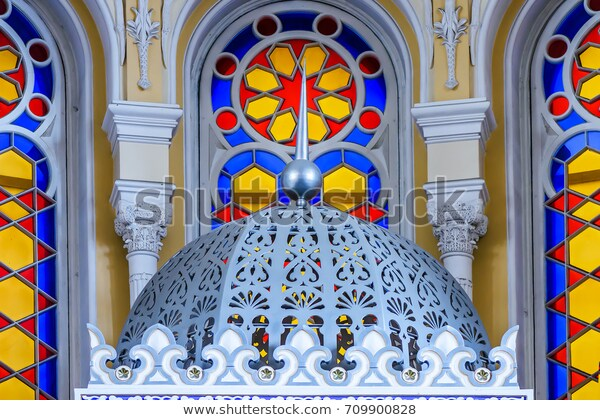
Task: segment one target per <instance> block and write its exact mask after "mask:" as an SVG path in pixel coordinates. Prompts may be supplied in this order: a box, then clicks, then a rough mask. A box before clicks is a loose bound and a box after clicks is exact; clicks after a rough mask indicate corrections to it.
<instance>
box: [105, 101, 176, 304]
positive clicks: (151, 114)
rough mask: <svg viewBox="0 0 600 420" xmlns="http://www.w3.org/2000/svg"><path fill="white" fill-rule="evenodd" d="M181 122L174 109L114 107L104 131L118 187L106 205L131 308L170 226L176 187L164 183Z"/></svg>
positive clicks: (139, 105) (119, 104)
mask: <svg viewBox="0 0 600 420" xmlns="http://www.w3.org/2000/svg"><path fill="white" fill-rule="evenodd" d="M181 116H182V110H181V109H180V108H179V107H178V106H177V105H170V104H159V103H146V102H126V101H117V102H114V103H112V104H111V105H109V107H108V110H107V113H106V116H105V118H104V123H103V125H102V128H103V129H104V131H105V132H106V133H107V135H108V139H109V140H110V143H111V148H112V155H113V161H114V167H115V171H114V172H115V179H116V181H115V184H114V187H113V191H112V194H111V198H110V201H111V204H112V206H113V208H114V209H115V212H116V219H115V232H116V233H117V234H118V235H119V236H121V238H122V239H123V241H124V247H125V248H126V249H127V251H128V254H127V261H128V263H129V284H130V302H131V304H133V302H134V301H135V299H136V298H137V296H138V295H139V293H140V292H141V291H142V289H143V288H144V286H145V285H146V284H147V283H148V281H149V280H150V278H151V277H152V276H153V275H154V274H155V273H156V271H157V264H158V259H159V252H160V250H161V247H162V240H163V238H164V237H165V236H166V234H167V226H168V225H169V224H170V223H171V217H172V204H171V199H172V195H173V191H174V189H175V186H174V185H173V184H170V183H168V182H165V180H166V179H169V177H170V171H169V147H170V145H171V140H172V138H173V136H174V135H175V132H176V130H177V127H178V125H179V120H180V119H181Z"/></svg>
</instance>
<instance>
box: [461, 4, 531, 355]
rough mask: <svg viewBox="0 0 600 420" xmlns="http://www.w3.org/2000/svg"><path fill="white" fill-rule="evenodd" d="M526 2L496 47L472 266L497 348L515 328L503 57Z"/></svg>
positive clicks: (478, 301) (507, 20)
mask: <svg viewBox="0 0 600 420" xmlns="http://www.w3.org/2000/svg"><path fill="white" fill-rule="evenodd" d="M523 3H524V1H523V0H515V1H513V2H512V4H511V5H510V6H509V8H508V10H507V11H506V13H505V15H504V18H503V20H502V22H501V23H500V27H499V29H498V35H497V36H496V41H495V44H494V51H493V55H492V56H493V62H492V84H493V91H492V96H493V102H492V106H493V110H494V115H495V117H496V121H497V124H498V127H497V128H496V130H495V131H494V132H492V135H491V136H490V139H489V140H488V143H487V151H486V156H485V181H486V184H487V187H488V190H489V192H490V202H489V203H488V205H487V208H486V211H485V213H486V215H487V216H488V219H489V226H488V232H487V234H486V235H485V236H484V237H483V238H482V239H481V240H480V241H479V249H478V250H477V251H475V263H474V265H473V279H474V284H473V300H474V302H475V305H476V307H477V309H478V310H479V314H480V315H481V319H482V321H483V323H484V325H485V327H486V328H487V331H488V334H489V335H490V339H491V341H492V344H494V345H497V344H499V343H500V339H501V338H502V335H503V334H504V332H505V331H506V330H507V329H508V328H509V327H511V326H512V325H508V255H507V252H508V251H507V235H508V232H507V225H506V156H505V143H504V142H505V139H504V136H505V131H504V56H505V45H506V41H507V39H508V33H509V30H510V28H511V26H512V23H513V21H514V19H515V17H516V15H517V13H518V11H519V9H520V8H521V6H522V5H523Z"/></svg>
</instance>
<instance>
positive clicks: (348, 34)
mask: <svg viewBox="0 0 600 420" xmlns="http://www.w3.org/2000/svg"><path fill="white" fill-rule="evenodd" d="M336 41H337V42H339V43H340V44H341V45H342V46H343V47H344V48H346V49H347V50H348V52H349V53H350V54H352V57H354V58H356V57H358V56H359V55H360V54H362V53H364V52H365V51H370V50H371V47H369V45H368V44H367V43H366V42H365V41H364V40H363V39H362V38H361V36H360V35H358V34H357V33H356V32H354V30H353V29H352V28H350V27H348V26H346V25H343V27H342V31H341V32H340V35H339V36H338V37H337V38H336Z"/></svg>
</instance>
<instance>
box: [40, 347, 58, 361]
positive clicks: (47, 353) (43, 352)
mask: <svg viewBox="0 0 600 420" xmlns="http://www.w3.org/2000/svg"><path fill="white" fill-rule="evenodd" d="M38 354H39V357H40V362H42V361H44V360H46V359H47V358H49V357H52V356H54V355H55V354H56V352H54V351H52V350H50V349H49V348H47V347H46V346H44V345H42V344H38Z"/></svg>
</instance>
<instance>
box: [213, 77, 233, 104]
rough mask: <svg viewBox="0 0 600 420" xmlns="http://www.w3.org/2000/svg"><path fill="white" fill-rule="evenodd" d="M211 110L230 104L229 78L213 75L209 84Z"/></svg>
mask: <svg viewBox="0 0 600 420" xmlns="http://www.w3.org/2000/svg"><path fill="white" fill-rule="evenodd" d="M211 95H212V104H213V111H216V110H217V109H219V108H221V107H224V106H231V80H221V79H219V78H217V77H213V79H212V86H211Z"/></svg>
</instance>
